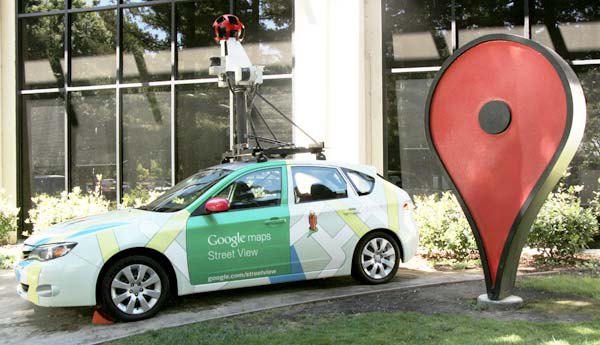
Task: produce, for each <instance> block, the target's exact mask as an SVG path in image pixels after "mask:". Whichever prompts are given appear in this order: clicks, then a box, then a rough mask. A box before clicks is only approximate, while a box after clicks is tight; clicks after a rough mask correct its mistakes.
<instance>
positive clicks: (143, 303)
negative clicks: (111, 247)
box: [100, 255, 170, 322]
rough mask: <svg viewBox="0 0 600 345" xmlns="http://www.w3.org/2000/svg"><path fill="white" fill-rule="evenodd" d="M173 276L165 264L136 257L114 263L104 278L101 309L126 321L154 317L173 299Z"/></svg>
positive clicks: (113, 316) (139, 256)
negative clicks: (171, 277) (169, 299)
mask: <svg viewBox="0 0 600 345" xmlns="http://www.w3.org/2000/svg"><path fill="white" fill-rule="evenodd" d="M169 288H170V284H169V277H168V275H167V273H166V272H165V270H164V268H163V267H162V265H161V264H160V263H159V262H158V261H156V260H154V259H152V258H150V257H147V256H141V255H135V256H130V257H125V258H122V259H119V260H117V261H116V262H114V263H113V264H112V265H111V266H110V267H109V268H108V270H107V271H106V273H105V274H104V275H103V277H102V281H101V284H100V298H101V300H100V306H101V307H102V309H103V310H104V311H105V312H106V313H107V314H108V315H109V316H111V317H112V318H113V319H115V320H118V321H123V322H130V321H139V320H144V319H147V318H150V317H152V316H154V315H156V313H157V312H158V311H159V310H160V308H161V307H162V305H163V304H164V302H165V300H166V299H167V298H168V296H169Z"/></svg>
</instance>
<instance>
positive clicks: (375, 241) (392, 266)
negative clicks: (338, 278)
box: [352, 231, 400, 284]
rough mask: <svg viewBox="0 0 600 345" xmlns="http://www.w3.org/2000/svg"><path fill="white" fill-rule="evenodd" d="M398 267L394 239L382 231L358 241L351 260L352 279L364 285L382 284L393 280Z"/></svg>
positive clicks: (397, 252)
mask: <svg viewBox="0 0 600 345" xmlns="http://www.w3.org/2000/svg"><path fill="white" fill-rule="evenodd" d="M399 265H400V248H399V247H398V242H397V241H396V239H395V238H394V237H393V236H391V235H390V234H388V233H385V232H382V231H372V232H369V233H367V234H366V235H365V236H363V238H361V239H360V241H359V242H358V244H357V246H356V250H355V251H354V257H353V258H352V277H354V279H356V280H358V281H360V282H363V283H366V284H383V283H387V282H389V281H390V280H391V279H393V278H394V276H395V275H396V272H398V266H399Z"/></svg>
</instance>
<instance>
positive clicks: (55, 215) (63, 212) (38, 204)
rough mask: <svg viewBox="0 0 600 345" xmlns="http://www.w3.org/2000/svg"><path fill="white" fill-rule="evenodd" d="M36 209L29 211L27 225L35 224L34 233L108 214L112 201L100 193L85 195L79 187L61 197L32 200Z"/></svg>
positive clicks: (41, 197)
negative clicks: (87, 217) (67, 222)
mask: <svg viewBox="0 0 600 345" xmlns="http://www.w3.org/2000/svg"><path fill="white" fill-rule="evenodd" d="M31 201H32V202H33V205H34V207H33V208H32V209H31V210H29V218H28V219H27V220H26V222H27V223H31V224H33V233H36V232H37V231H40V230H43V229H46V228H48V227H50V226H52V225H54V224H58V223H62V222H66V221H67V220H70V219H73V218H79V217H85V216H89V215H93V214H99V213H104V212H107V211H109V210H110V209H111V203H110V201H108V200H106V199H105V198H104V197H103V196H102V195H101V194H100V193H99V192H90V193H83V192H82V191H81V189H80V188H79V187H75V188H73V191H72V192H71V193H66V192H63V193H62V194H61V195H60V196H59V197H55V196H50V195H47V194H41V195H38V196H35V197H33V198H31Z"/></svg>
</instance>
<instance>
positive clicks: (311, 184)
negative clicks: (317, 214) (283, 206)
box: [292, 167, 348, 204]
mask: <svg viewBox="0 0 600 345" xmlns="http://www.w3.org/2000/svg"><path fill="white" fill-rule="evenodd" d="M292 176H293V179H294V200H295V202H296V203H297V204H299V203H303V202H311V201H321V200H331V199H340V198H346V197H348V190H347V186H346V182H345V181H344V179H343V178H342V176H341V175H340V173H339V172H338V171H337V169H334V168H324V167H292Z"/></svg>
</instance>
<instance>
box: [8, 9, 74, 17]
mask: <svg viewBox="0 0 600 345" xmlns="http://www.w3.org/2000/svg"><path fill="white" fill-rule="evenodd" d="M58 14H65V10H56V11H46V12H35V13H21V14H17V19H20V18H32V17H46V16H52V15H58Z"/></svg>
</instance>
